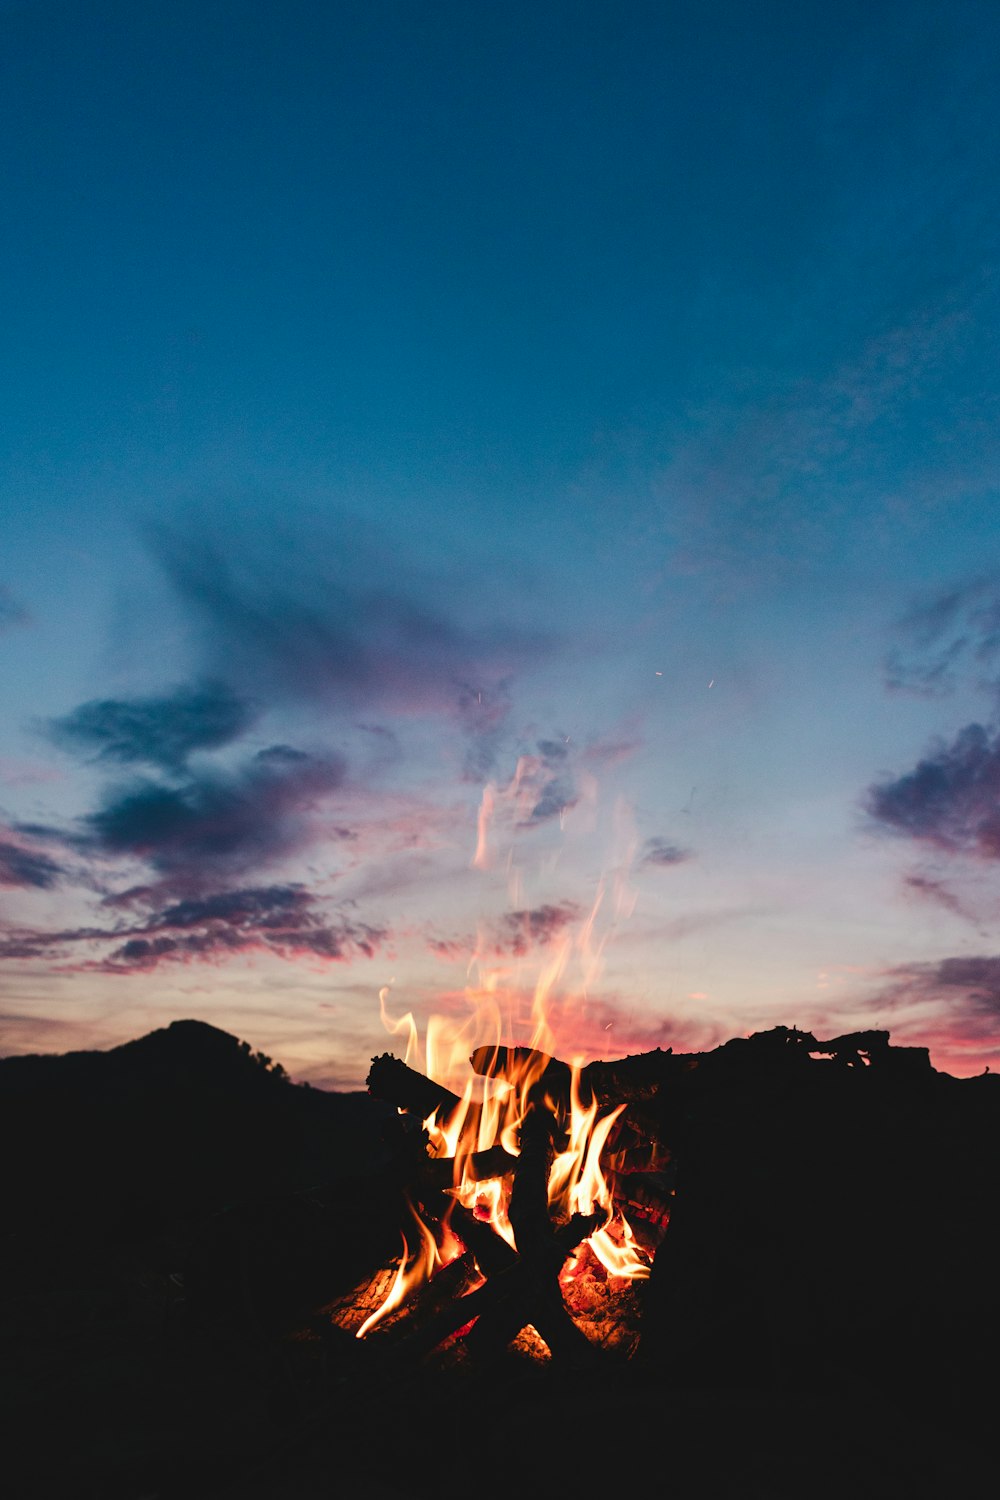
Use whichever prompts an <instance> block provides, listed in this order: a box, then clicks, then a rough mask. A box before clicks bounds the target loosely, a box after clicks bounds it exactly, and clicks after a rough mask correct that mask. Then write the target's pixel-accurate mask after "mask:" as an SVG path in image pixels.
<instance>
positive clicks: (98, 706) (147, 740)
mask: <svg viewBox="0 0 1000 1500" xmlns="http://www.w3.org/2000/svg"><path fill="white" fill-rule="evenodd" d="M256 717H257V714H256V710H255V709H254V708H252V707H251V705H250V704H249V703H248V702H247V701H245V700H244V699H242V698H238V697H237V696H236V695H235V694H234V693H233V692H232V690H231V689H230V688H228V687H226V686H225V684H224V683H221V682H205V683H200V684H197V685H194V686H182V687H178V688H175V689H174V691H173V692H171V693H167V694H164V695H163V696H162V697H155V698H129V699H117V698H101V699H94V700H93V701H92V702H89V703H83V704H81V705H80V707H79V708H76V709H74V710H73V712H72V713H70V714H67V715H66V716H65V717H64V718H61V719H53V720H52V721H51V722H50V724H49V725H48V727H47V732H48V735H49V737H50V739H52V740H53V741H54V742H55V743H56V744H57V745H60V746H62V747H63V748H64V749H67V750H71V751H75V752H82V753H84V754H92V755H94V756H95V757H96V759H97V760H99V761H110V762H115V763H118V764H134V763H143V764H146V765H152V766H159V767H162V768H163V769H164V770H174V771H178V770H181V769H183V767H184V765H185V763H186V761H187V759H188V756H189V755H191V754H192V753H193V752H194V751H197V750H217V749H219V748H221V747H222V746H223V745H228V744H230V743H232V741H233V740H235V739H238V738H239V736H240V735H242V734H244V733H245V732H246V731H247V730H248V729H249V728H250V726H251V725H252V724H253V722H254V720H255V719H256Z"/></svg>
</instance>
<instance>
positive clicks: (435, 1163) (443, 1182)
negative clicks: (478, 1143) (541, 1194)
mask: <svg viewBox="0 0 1000 1500" xmlns="http://www.w3.org/2000/svg"><path fill="white" fill-rule="evenodd" d="M461 1164H462V1175H463V1176H464V1177H467V1178H469V1179H471V1181H473V1182H489V1181H490V1179H491V1178H494V1177H506V1175H507V1173H508V1172H513V1170H514V1168H515V1166H516V1164H517V1157H516V1156H512V1155H511V1153H510V1152H509V1151H505V1150H504V1148H503V1146H500V1145H497V1146H490V1147H488V1148H487V1150H485V1151H473V1152H471V1153H470V1154H469V1155H468V1156H463V1157H462V1158H461ZM426 1177H427V1180H428V1182H432V1183H434V1184H435V1186H437V1187H438V1188H441V1189H446V1188H450V1187H453V1186H454V1185H455V1157H454V1156H431V1157H428V1159H427V1172H426Z"/></svg>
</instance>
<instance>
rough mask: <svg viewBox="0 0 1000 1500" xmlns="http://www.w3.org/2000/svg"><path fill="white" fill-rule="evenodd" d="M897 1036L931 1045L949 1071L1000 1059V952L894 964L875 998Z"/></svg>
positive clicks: (966, 1069) (896, 1038) (975, 1068)
mask: <svg viewBox="0 0 1000 1500" xmlns="http://www.w3.org/2000/svg"><path fill="white" fill-rule="evenodd" d="M872 1005H873V1007H878V1008H879V1009H880V1011H881V1014H882V1015H883V1016H889V1017H890V1018H891V1019H892V1027H893V1040H894V1041H896V1042H898V1041H904V1042H909V1043H910V1044H911V1045H912V1044H916V1045H922V1046H926V1047H929V1048H930V1049H931V1052H932V1054H933V1055H935V1056H936V1057H939V1058H940V1059H941V1061H940V1063H939V1064H938V1065H939V1066H943V1067H945V1068H946V1069H947V1070H949V1071H951V1070H952V1069H956V1070H960V1071H961V1072H963V1073H968V1072H969V1071H981V1070H982V1068H983V1066H984V1065H985V1064H989V1065H990V1066H992V1067H994V1068H995V1067H996V1066H997V1064H998V1062H1000V956H998V955H996V954H967V955H960V956H957V957H948V958H942V959H939V960H937V961H935V962H930V963H923V962H917V963H908V964H900V965H897V966H896V967H894V968H892V969H890V970H889V971H888V972H887V974H886V977H885V983H884V985H883V987H882V988H881V990H880V991H879V992H878V994H877V995H876V996H875V997H874V998H873V1000H872Z"/></svg>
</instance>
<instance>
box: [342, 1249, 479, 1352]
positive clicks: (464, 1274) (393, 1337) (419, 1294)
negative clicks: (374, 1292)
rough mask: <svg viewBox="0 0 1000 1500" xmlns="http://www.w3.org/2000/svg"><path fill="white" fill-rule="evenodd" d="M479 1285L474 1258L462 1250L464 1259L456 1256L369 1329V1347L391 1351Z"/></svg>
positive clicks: (470, 1253)
mask: <svg viewBox="0 0 1000 1500" xmlns="http://www.w3.org/2000/svg"><path fill="white" fill-rule="evenodd" d="M480 1285H482V1273H481V1271H480V1270H479V1269H478V1268H477V1266H476V1261H475V1256H474V1255H473V1254H472V1252H471V1251H470V1250H466V1252H465V1254H464V1255H459V1256H456V1258H455V1259H454V1260H451V1261H449V1262H448V1264H447V1265H445V1266H442V1267H441V1268H440V1269H439V1270H438V1271H436V1272H435V1274H434V1275H433V1276H431V1277H430V1278H429V1279H428V1280H427V1281H424V1282H422V1283H421V1284H420V1286H418V1287H416V1288H414V1290H413V1291H411V1292H410V1293H409V1295H408V1296H407V1297H406V1299H405V1300H404V1301H403V1302H401V1303H400V1305H399V1307H397V1308H393V1310H392V1311H391V1312H389V1313H387V1314H386V1316H385V1318H384V1319H383V1320H382V1321H381V1322H379V1323H376V1324H375V1325H374V1326H373V1328H372V1331H371V1333H370V1335H369V1340H370V1341H372V1347H373V1348H375V1347H376V1346H377V1348H379V1349H388V1348H390V1347H394V1346H395V1345H396V1344H397V1343H400V1342H401V1341H402V1340H403V1339H405V1338H409V1337H410V1336H411V1335H412V1332H413V1330H414V1329H418V1328H420V1327H422V1326H423V1325H425V1324H427V1323H430V1322H431V1321H432V1320H433V1319H434V1318H436V1317H438V1316H439V1315H440V1313H441V1310H442V1308H445V1307H450V1306H451V1305H452V1303H454V1302H458V1301H461V1300H463V1299H464V1298H465V1296H466V1295H467V1294H468V1293H469V1292H470V1291H472V1290H474V1289H475V1288H476V1287H477V1286H480ZM380 1305H381V1304H380Z"/></svg>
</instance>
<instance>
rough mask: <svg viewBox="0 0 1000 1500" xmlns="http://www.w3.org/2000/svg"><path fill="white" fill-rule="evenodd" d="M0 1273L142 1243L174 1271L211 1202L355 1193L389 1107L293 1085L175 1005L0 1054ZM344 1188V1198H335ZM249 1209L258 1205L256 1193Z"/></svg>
mask: <svg viewBox="0 0 1000 1500" xmlns="http://www.w3.org/2000/svg"><path fill="white" fill-rule="evenodd" d="M0 1130H2V1133H3V1139H4V1140H5V1141H7V1142H8V1145H10V1143H16V1144H15V1148H14V1149H13V1150H11V1149H8V1153H7V1171H6V1174H5V1176H6V1181H5V1196H6V1209H7V1212H6V1215H5V1217H6V1220H7V1230H6V1232H5V1235H4V1238H3V1257H2V1267H3V1271H4V1273H5V1274H6V1275H7V1276H8V1277H11V1276H12V1277H14V1278H15V1279H19V1280H21V1281H22V1282H24V1281H27V1282H29V1283H32V1282H38V1281H40V1280H42V1281H44V1280H45V1278H47V1277H49V1276H50V1275H52V1274H53V1272H54V1271H55V1269H56V1266H55V1264H54V1262H59V1263H64V1262H65V1261H66V1260H67V1258H69V1259H70V1262H71V1263H70V1264H69V1265H65V1264H63V1270H62V1274H63V1275H69V1276H72V1275H73V1274H74V1272H77V1273H78V1272H79V1271H80V1269H81V1268H83V1267H84V1266H88V1267H89V1266H90V1265H92V1264H93V1263H95V1262H96V1263H100V1265H101V1267H102V1272H106V1263H107V1257H108V1255H109V1253H110V1254H113V1256H114V1257H121V1256H123V1255H124V1256H129V1255H136V1256H139V1257H140V1259H142V1260H143V1262H144V1263H150V1264H154V1265H157V1266H159V1267H160V1268H162V1270H164V1271H165V1272H176V1271H177V1270H178V1269H179V1268H180V1266H181V1264H182V1263H183V1262H184V1261H185V1260H186V1259H187V1258H188V1257H189V1256H190V1254H191V1246H192V1245H193V1244H196V1243H199V1242H200V1240H201V1239H202V1238H203V1237H204V1235H205V1234H206V1233H208V1232H214V1228H213V1226H215V1225H216V1224H217V1222H218V1221H219V1216H220V1215H229V1216H230V1217H232V1216H233V1215H236V1216H238V1215H240V1214H245V1213H246V1212H247V1211H248V1210H249V1208H250V1206H251V1205H253V1206H255V1207H256V1206H259V1205H260V1204H262V1203H266V1202H269V1201H277V1200H285V1199H288V1198H289V1195H296V1194H297V1195H301V1194H303V1193H304V1192H306V1191H307V1190H313V1191H316V1190H322V1189H323V1186H324V1184H326V1183H327V1182H329V1181H332V1180H334V1179H336V1181H337V1183H338V1185H339V1187H340V1189H341V1192H342V1194H346V1195H347V1196H349V1193H348V1189H349V1185H350V1183H351V1180H352V1179H359V1180H360V1179H363V1178H364V1176H365V1174H366V1173H370V1172H371V1171H372V1170H373V1169H376V1168H377V1167H378V1166H379V1165H380V1164H384V1163H385V1161H387V1160H388V1159H389V1158H390V1157H391V1154H392V1141H393V1140H394V1138H396V1137H397V1136H398V1131H399V1125H398V1120H397V1118H396V1116H395V1112H394V1111H393V1110H391V1109H389V1108H388V1107H387V1106H384V1105H381V1104H379V1103H378V1101H376V1100H374V1099H371V1098H369V1097H368V1095H367V1094H365V1093H361V1092H359V1093H354V1094H334V1093H327V1092H325V1091H323V1090H320V1089H314V1088H311V1087H309V1086H307V1085H295V1084H292V1083H291V1082H290V1081H289V1079H288V1078H287V1076H286V1075H285V1073H284V1070H283V1069H282V1068H281V1066H280V1064H276V1063H273V1062H272V1061H271V1059H270V1058H268V1057H266V1056H264V1055H263V1054H261V1053H256V1052H254V1051H253V1050H252V1049H251V1048H250V1046H249V1044H248V1043H246V1042H241V1041H239V1040H238V1039H237V1038H236V1037H234V1036H231V1035H229V1034H228V1033H227V1032H225V1031H221V1030H219V1029H218V1028H216V1027H214V1026H209V1025H206V1024H205V1023H204V1022H201V1021H193V1020H180V1021H175V1022H173V1023H172V1024H171V1025H169V1026H167V1027H164V1028H163V1029H161V1030H157V1031H153V1032H151V1033H149V1034H148V1035H147V1036H143V1037H139V1038H138V1039H136V1040H134V1041H131V1042H126V1043H125V1044H124V1045H122V1046H119V1047H114V1048H111V1049H110V1050H108V1051H106V1052H98V1051H94V1052H70V1053H65V1054H62V1055H57V1056H27V1057H11V1058H4V1059H0ZM345 1201H346V1199H345ZM256 1211H259V1207H256Z"/></svg>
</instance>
